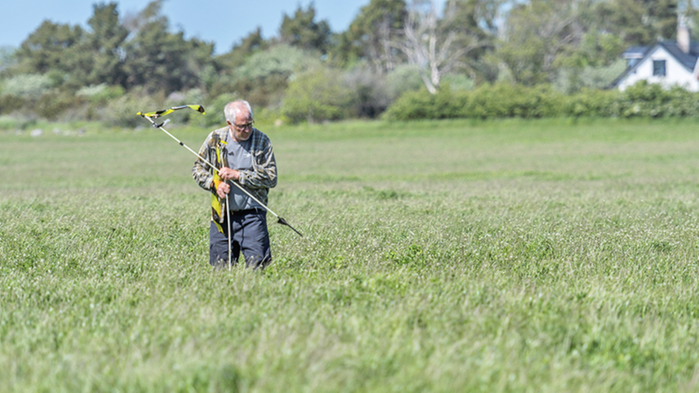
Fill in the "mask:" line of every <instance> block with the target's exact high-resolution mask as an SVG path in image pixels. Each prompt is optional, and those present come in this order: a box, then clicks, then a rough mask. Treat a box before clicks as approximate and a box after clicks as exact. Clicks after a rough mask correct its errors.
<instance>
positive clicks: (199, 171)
mask: <svg viewBox="0 0 699 393" xmlns="http://www.w3.org/2000/svg"><path fill="white" fill-rule="evenodd" d="M212 139H213V138H212V137H211V135H209V136H208V137H207V138H206V141H204V144H203V145H201V148H200V149H199V156H200V157H204V158H205V159H207V160H208V161H209V162H211V160H210V157H209V151H211V142H212ZM192 177H193V178H194V180H195V181H196V182H197V184H199V187H201V188H203V189H205V190H207V191H214V190H213V183H214V175H213V174H212V173H211V168H210V167H209V165H207V164H206V163H205V162H204V161H203V160H202V159H201V158H197V160H196V161H194V166H193V167H192Z"/></svg>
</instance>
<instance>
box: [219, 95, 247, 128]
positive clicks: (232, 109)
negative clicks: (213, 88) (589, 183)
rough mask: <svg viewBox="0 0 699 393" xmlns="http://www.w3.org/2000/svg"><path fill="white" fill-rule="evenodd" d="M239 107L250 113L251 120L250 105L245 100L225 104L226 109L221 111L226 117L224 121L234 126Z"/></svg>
mask: <svg viewBox="0 0 699 393" xmlns="http://www.w3.org/2000/svg"><path fill="white" fill-rule="evenodd" d="M241 107H242V108H245V109H247V110H248V112H250V118H251V119H252V107H251V106H250V103H249V102H247V101H245V100H236V101H232V102H229V103H228V104H226V107H225V108H224V109H223V114H224V115H225V116H226V120H228V121H230V122H231V123H233V124H235V122H236V118H237V117H238V111H239V110H240V108H241Z"/></svg>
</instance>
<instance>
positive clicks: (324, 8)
mask: <svg viewBox="0 0 699 393" xmlns="http://www.w3.org/2000/svg"><path fill="white" fill-rule="evenodd" d="M369 1H370V0H315V1H314V4H315V9H316V20H322V19H326V20H327V21H328V23H330V27H331V29H332V30H333V31H334V32H337V31H343V30H345V29H347V27H348V26H349V24H350V23H351V22H352V20H353V19H354V18H355V16H356V15H357V13H358V12H359V9H360V8H361V7H363V6H365V5H367V4H369ZM98 2H102V1H99V0H0V46H12V47H18V46H19V45H20V44H21V43H22V41H24V40H25V39H26V38H27V36H29V34H30V33H31V32H33V31H34V30H36V28H37V27H38V26H39V25H40V24H41V22H43V21H44V20H46V19H49V20H51V21H53V22H56V23H69V24H71V25H76V24H80V25H82V26H87V20H88V19H89V18H90V16H91V15H92V4H94V3H98ZM104 2H109V1H104ZM436 2H437V3H438V4H443V3H444V0H436ZM310 3H311V1H309V0H303V1H301V0H298V1H294V0H252V1H251V0H248V1H239V0H229V1H225V0H198V1H191V0H189V1H186V0H166V1H165V3H164V6H163V13H164V14H165V15H166V16H167V17H168V19H169V20H170V25H171V28H172V29H173V30H175V31H177V30H183V31H184V32H185V36H186V37H187V38H191V37H198V38H200V39H203V40H205V41H209V42H214V43H215V44H216V49H215V50H216V53H225V52H227V51H229V50H230V49H231V47H232V45H233V44H234V43H236V42H239V41H240V39H241V38H243V37H245V36H246V35H247V34H248V33H250V32H251V31H253V30H255V29H256V28H257V26H260V27H262V35H263V36H264V37H265V38H270V37H272V36H275V35H276V34H277V30H278V29H279V26H280V25H281V22H282V18H283V16H284V14H285V13H286V14H288V15H291V14H292V13H293V12H294V11H295V10H296V9H297V8H298V6H299V5H301V6H303V8H304V9H305V8H306V7H307V6H308V4H310ZM118 4H119V8H118V9H119V14H120V15H122V16H123V15H125V14H126V13H137V12H138V11H140V10H142V9H143V8H145V6H146V5H147V4H148V1H143V0H121V1H118Z"/></svg>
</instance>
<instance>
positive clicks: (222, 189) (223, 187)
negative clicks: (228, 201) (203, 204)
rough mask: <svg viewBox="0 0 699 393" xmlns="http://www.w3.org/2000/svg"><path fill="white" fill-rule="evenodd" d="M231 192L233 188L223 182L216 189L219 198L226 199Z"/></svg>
mask: <svg viewBox="0 0 699 393" xmlns="http://www.w3.org/2000/svg"><path fill="white" fill-rule="evenodd" d="M230 191H231V186H230V185H228V183H225V182H221V184H219V185H218V188H217V189H216V194H217V195H218V197H219V198H225V197H226V194H228V193H229V192H230Z"/></svg>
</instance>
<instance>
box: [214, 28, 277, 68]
mask: <svg viewBox="0 0 699 393" xmlns="http://www.w3.org/2000/svg"><path fill="white" fill-rule="evenodd" d="M267 47H269V43H268V42H267V41H265V39H264V38H262V29H261V28H260V27H258V28H257V29H256V30H255V31H253V32H251V33H250V34H248V35H247V36H246V37H244V38H243V39H242V40H240V43H238V44H235V45H233V48H232V49H231V51H230V52H228V53H225V54H223V55H220V56H218V57H217V58H216V62H217V65H218V67H219V68H220V69H221V70H223V71H224V72H225V71H227V70H230V69H232V68H235V67H239V66H241V65H243V63H245V60H246V59H247V58H248V57H250V56H251V55H252V54H254V53H257V52H259V51H263V50H265V49H266V48H267Z"/></svg>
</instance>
